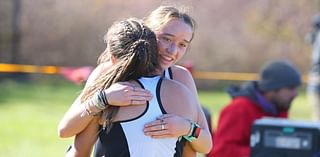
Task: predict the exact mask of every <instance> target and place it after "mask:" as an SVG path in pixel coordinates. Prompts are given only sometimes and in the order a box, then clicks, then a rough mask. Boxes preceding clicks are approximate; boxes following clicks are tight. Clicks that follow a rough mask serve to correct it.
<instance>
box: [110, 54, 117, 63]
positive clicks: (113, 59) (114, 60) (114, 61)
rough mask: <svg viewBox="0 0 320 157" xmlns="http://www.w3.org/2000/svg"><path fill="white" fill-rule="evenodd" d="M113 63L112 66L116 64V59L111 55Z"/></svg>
mask: <svg viewBox="0 0 320 157" xmlns="http://www.w3.org/2000/svg"><path fill="white" fill-rule="evenodd" d="M111 63H112V64H115V63H116V58H115V57H114V56H113V55H111Z"/></svg>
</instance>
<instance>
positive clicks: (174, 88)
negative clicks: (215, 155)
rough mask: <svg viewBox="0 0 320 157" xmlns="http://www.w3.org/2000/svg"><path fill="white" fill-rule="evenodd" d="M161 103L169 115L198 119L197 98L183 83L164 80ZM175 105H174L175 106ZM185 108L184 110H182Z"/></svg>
mask: <svg viewBox="0 0 320 157" xmlns="http://www.w3.org/2000/svg"><path fill="white" fill-rule="evenodd" d="M160 95H161V101H162V104H163V105H164V107H165V109H166V110H167V111H168V113H176V114H178V115H180V116H184V117H190V118H192V119H195V118H196V115H195V114H194V112H193V111H194V110H195V109H196V108H195V105H194V104H196V103H197V99H196V97H195V96H194V95H193V93H192V92H191V91H190V90H189V89H188V88H187V87H186V86H184V85H183V84H182V83H180V82H178V81H175V80H170V79H163V81H162V86H161V90H160ZM173 104H174V105H173ZM182 108H184V110H181V109H182Z"/></svg>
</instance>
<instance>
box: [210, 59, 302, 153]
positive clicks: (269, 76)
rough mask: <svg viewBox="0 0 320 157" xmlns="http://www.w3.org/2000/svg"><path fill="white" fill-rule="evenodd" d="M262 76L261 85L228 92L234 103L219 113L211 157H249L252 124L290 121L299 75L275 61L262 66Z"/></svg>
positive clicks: (295, 70)
mask: <svg viewBox="0 0 320 157" xmlns="http://www.w3.org/2000/svg"><path fill="white" fill-rule="evenodd" d="M259 75H260V80H258V81H251V82H247V83H245V84H243V85H241V86H231V87H229V88H228V89H227V92H228V93H229V94H230V95H231V97H232V100H231V102H230V104H229V105H227V106H225V107H224V108H223V109H222V111H221V113H220V116H219V121H218V126H217V128H216V131H215V134H214V144H213V150H212V151H211V152H210V154H209V155H208V157H249V156H250V129H251V125H252V124H253V122H254V121H255V120H257V119H260V118H262V117H266V116H268V117H281V118H287V117H288V110H289V108H290V105H291V103H292V101H293V100H294V98H295V97H296V96H297V87H298V86H299V85H300V84H301V76H300V73H299V72H298V71H297V69H296V68H295V67H294V66H293V65H292V64H291V63H289V62H288V61H284V60H276V61H272V62H269V63H268V64H266V65H265V66H263V68H262V69H261V70H260V74H259Z"/></svg>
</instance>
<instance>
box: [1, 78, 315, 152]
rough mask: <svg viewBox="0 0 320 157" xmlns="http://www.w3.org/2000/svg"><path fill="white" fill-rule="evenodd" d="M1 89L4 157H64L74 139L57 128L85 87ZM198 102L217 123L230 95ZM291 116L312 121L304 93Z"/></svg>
mask: <svg viewBox="0 0 320 157" xmlns="http://www.w3.org/2000/svg"><path fill="white" fill-rule="evenodd" d="M0 87H1V91H0V121H1V125H0V138H1V142H0V152H1V156H5V157H17V156H28V157H43V156H46V157H58V156H63V154H64V151H65V150H66V148H67V146H68V144H70V143H71V142H72V139H60V138H59V137H58V135H57V125H58V122H59V120H60V119H61V118H62V116H63V114H64V112H65V111H66V110H67V109H68V107H69V105H70V104H71V103H72V101H73V100H74V99H75V97H76V96H77V95H78V94H79V91H80V90H81V88H82V87H81V86H76V85H73V84H71V83H67V82H62V83H61V82H59V83H56V82H46V83H39V84H34V83H29V84H28V83H24V84H16V83H13V82H2V83H0ZM199 99H200V102H201V103H202V104H203V105H204V106H206V107H207V108H208V109H209V110H210V111H211V112H212V113H213V115H214V122H215V123H216V121H217V117H218V114H219V111H220V110H221V108H222V107H223V106H224V105H225V104H227V103H228V101H229V96H228V95H226V94H225V93H224V92H221V91H199ZM290 116H291V117H293V119H300V120H308V119H310V117H311V115H310V106H309V105H308V103H307V101H306V97H305V95H304V94H303V93H302V92H301V94H300V96H299V97H298V98H297V99H296V101H295V102H294V105H293V108H292V110H291V112H290Z"/></svg>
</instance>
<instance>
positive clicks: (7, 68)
mask: <svg viewBox="0 0 320 157" xmlns="http://www.w3.org/2000/svg"><path fill="white" fill-rule="evenodd" d="M92 70H93V68H92V67H90V66H83V67H59V66H37V65H19V64H0V72H6V73H14V72H22V73H43V74H62V75H63V76H65V77H66V78H67V79H69V80H73V81H78V80H86V79H87V77H88V76H89V74H90V73H91V71H92ZM192 75H193V77H194V78H195V79H204V80H230V81H250V80H257V79H258V74H257V73H235V72H206V71H194V70H192ZM302 79H303V82H304V83H306V82H307V80H308V76H307V75H303V76H302Z"/></svg>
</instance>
